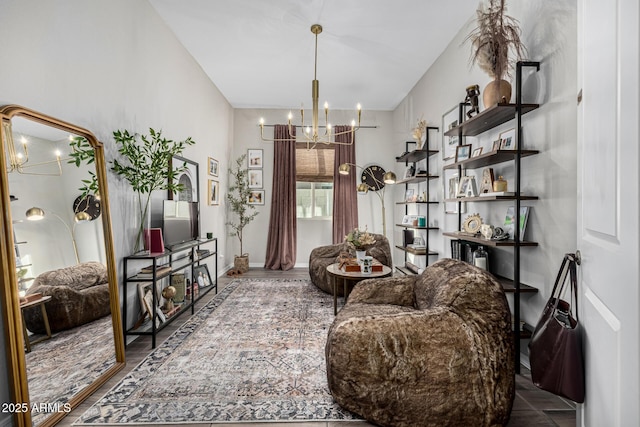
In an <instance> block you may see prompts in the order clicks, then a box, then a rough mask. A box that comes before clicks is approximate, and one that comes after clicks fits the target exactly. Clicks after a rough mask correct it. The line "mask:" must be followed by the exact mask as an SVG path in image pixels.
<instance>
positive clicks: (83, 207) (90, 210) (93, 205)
mask: <svg viewBox="0 0 640 427" xmlns="http://www.w3.org/2000/svg"><path fill="white" fill-rule="evenodd" d="M101 210H102V207H101V205H100V199H99V198H97V197H96V196H94V195H93V194H88V195H86V196H78V197H76V199H75V200H74V201H73V212H74V213H75V214H78V213H80V212H84V213H86V214H87V215H89V217H90V218H91V219H89V221H93V220H94V219H96V218H98V217H99V216H100V212H101Z"/></svg>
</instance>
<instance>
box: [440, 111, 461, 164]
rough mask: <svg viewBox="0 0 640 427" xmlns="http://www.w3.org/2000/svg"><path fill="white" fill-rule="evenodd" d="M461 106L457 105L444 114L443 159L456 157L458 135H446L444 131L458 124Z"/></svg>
mask: <svg viewBox="0 0 640 427" xmlns="http://www.w3.org/2000/svg"><path fill="white" fill-rule="evenodd" d="M458 112H459V106H458V105H456V106H455V107H453V108H452V109H451V110H449V111H447V112H446V113H444V114H443V116H442V129H443V132H442V160H449V159H453V158H455V155H456V147H457V146H458V136H457V135H456V136H446V135H445V134H444V133H445V132H446V131H448V130H451V129H453V128H455V127H456V126H458Z"/></svg>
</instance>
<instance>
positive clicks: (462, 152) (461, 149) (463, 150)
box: [456, 144, 471, 163]
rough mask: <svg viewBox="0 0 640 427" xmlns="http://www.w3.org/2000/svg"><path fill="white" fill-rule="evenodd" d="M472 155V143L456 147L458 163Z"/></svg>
mask: <svg viewBox="0 0 640 427" xmlns="http://www.w3.org/2000/svg"><path fill="white" fill-rule="evenodd" d="M470 156H471V144H466V145H458V146H457V147H456V163H458V162H461V161H463V160H467V159H468V158H469V157H470Z"/></svg>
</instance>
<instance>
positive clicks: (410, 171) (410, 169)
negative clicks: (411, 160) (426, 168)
mask: <svg viewBox="0 0 640 427" xmlns="http://www.w3.org/2000/svg"><path fill="white" fill-rule="evenodd" d="M415 174H416V168H415V166H413V165H411V166H407V168H406V169H405V170H404V179H409V178H413V177H414V175H415Z"/></svg>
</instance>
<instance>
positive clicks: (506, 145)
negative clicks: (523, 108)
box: [498, 128, 518, 150]
mask: <svg viewBox="0 0 640 427" xmlns="http://www.w3.org/2000/svg"><path fill="white" fill-rule="evenodd" d="M498 138H500V149H501V150H515V149H517V148H518V147H517V145H516V130H515V128H514V129H509V130H505V131H504V132H501V133H500V136H499V137H498Z"/></svg>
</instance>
